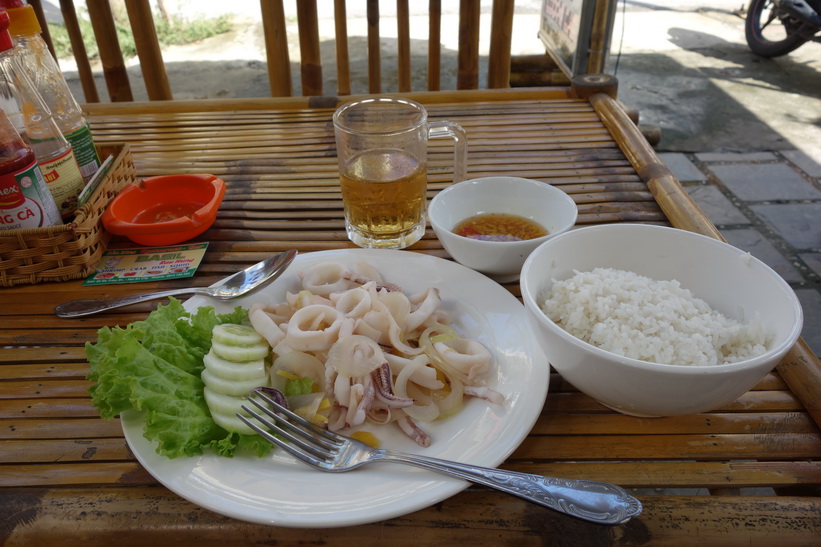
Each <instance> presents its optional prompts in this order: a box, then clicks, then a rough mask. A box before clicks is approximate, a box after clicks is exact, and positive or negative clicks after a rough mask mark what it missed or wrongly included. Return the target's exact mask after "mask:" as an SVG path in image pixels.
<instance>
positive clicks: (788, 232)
mask: <svg viewBox="0 0 821 547" xmlns="http://www.w3.org/2000/svg"><path fill="white" fill-rule="evenodd" d="M750 209H751V210H752V211H753V212H754V213H755V214H756V215H758V216H759V217H762V218H763V219H764V220H765V221H766V222H768V223H769V224H770V225H771V226H772V227H773V228H774V229H775V230H776V231H777V232H778V233H779V234H780V235H781V237H783V238H784V239H785V240H786V241H787V242H788V243H789V244H790V245H792V246H793V247H795V248H796V249H799V250H810V249H821V220H819V219H821V202H818V203H789V204H767V205H751V206H750Z"/></svg>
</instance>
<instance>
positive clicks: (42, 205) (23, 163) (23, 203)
mask: <svg viewBox="0 0 821 547" xmlns="http://www.w3.org/2000/svg"><path fill="white" fill-rule="evenodd" d="M55 224H62V221H61V220H60V213H59V212H58V211H57V206H56V205H55V204H54V198H53V197H51V192H49V190H48V188H47V187H46V181H45V179H43V175H42V173H41V172H40V166H39V165H37V158H35V157H34V152H33V151H32V149H31V148H29V147H28V146H27V145H26V143H25V142H23V139H22V138H20V135H19V134H18V133H17V131H16V130H15V129H14V126H13V125H12V124H11V122H10V121H9V119H8V117H7V116H6V114H5V112H3V111H2V110H0V231H4V230H22V229H29V228H43V227H45V226H52V225H55Z"/></svg>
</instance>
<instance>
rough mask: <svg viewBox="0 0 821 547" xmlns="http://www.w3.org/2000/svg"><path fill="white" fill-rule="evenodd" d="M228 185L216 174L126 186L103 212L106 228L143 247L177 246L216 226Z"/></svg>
mask: <svg viewBox="0 0 821 547" xmlns="http://www.w3.org/2000/svg"><path fill="white" fill-rule="evenodd" d="M224 196H225V182H224V181H223V180H222V179H220V178H217V177H216V176H214V175H205V174H195V175H163V176H158V177H148V178H145V179H142V180H141V181H140V182H139V183H137V184H129V185H128V186H126V187H125V188H124V189H123V190H122V191H121V192H120V193H119V194H118V195H117V197H116V198H114V200H112V202H111V203H110V204H109V206H108V209H106V211H105V213H103V219H102V220H103V226H105V229H106V230H108V231H109V232H111V233H112V234H116V235H122V236H126V237H127V238H128V239H130V240H131V241H133V242H135V243H139V244H140V245H175V244H177V243H182V242H183V241H187V240H189V239H191V238H194V237H196V236H198V235H200V234H201V233H203V232H204V231H205V230H207V229H208V228H210V227H211V225H212V224H214V221H215V220H216V218H217V210H218V209H219V206H220V204H221V203H222V198H223V197H224Z"/></svg>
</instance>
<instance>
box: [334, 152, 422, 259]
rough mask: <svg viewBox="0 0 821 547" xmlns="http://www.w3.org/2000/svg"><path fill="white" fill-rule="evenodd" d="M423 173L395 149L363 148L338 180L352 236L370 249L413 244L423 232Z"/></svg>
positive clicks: (404, 154)
mask: <svg viewBox="0 0 821 547" xmlns="http://www.w3.org/2000/svg"><path fill="white" fill-rule="evenodd" d="M426 171H427V170H426V168H425V165H424V164H420V163H419V161H417V160H416V158H414V157H413V156H411V155H410V154H406V153H404V152H401V151H398V150H366V151H364V152H361V153H359V154H357V155H355V156H353V157H352V158H350V160H349V161H348V163H347V164H346V165H345V167H344V168H343V170H342V172H341V173H340V176H339V178H340V182H341V185H342V198H343V200H344V203H345V218H346V220H347V224H348V230H349V232H351V231H353V234H352V237H354V238H357V237H361V238H364V237H367V238H368V239H369V240H370V243H371V246H373V247H383V246H384V247H397V246H404V245H402V243H405V242H413V241H417V240H418V239H419V237H421V235H422V233H423V232H424V230H425V191H426V188H427V172H426Z"/></svg>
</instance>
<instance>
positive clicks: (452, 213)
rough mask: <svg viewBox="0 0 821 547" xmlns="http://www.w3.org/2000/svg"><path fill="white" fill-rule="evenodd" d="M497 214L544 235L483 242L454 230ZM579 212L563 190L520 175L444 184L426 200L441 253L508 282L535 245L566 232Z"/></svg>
mask: <svg viewBox="0 0 821 547" xmlns="http://www.w3.org/2000/svg"><path fill="white" fill-rule="evenodd" d="M487 213H502V214H508V215H516V216H520V217H524V218H527V219H530V220H532V221H534V222H536V223H538V224H540V225H541V226H543V227H544V228H545V229H546V230H547V235H545V236H542V237H537V238H534V239H525V240H521V241H486V240H481V239H473V238H469V237H463V236H460V235H457V234H455V233H454V232H453V229H454V228H455V227H456V225H457V224H459V223H460V222H461V221H463V220H465V219H467V218H469V217H473V216H476V215H481V214H487ZM577 216H578V209H577V208H576V204H575V202H574V201H573V199H572V198H571V197H570V196H568V195H567V194H566V193H565V192H563V191H562V190H560V189H559V188H556V187H554V186H552V185H550V184H548V183H546V182H541V181H538V180H531V179H523V178H519V177H484V178H478V179H473V180H466V181H463V182H459V183H456V184H454V185H452V186H449V187H447V188H445V189H444V190H442V191H441V192H439V193H438V194H437V195H436V196H434V198H433V200H431V203H430V207H428V217H429V219H430V223H431V226H432V227H433V231H434V232H436V236H437V237H438V238H439V241H441V242H442V245H443V246H444V247H445V250H446V251H447V252H448V254H450V256H451V257H453V259H454V260H456V261H457V262H459V263H460V264H462V265H464V266H467V267H468V268H471V269H473V270H476V271H478V272H481V273H483V274H485V275H487V276H488V277H490V278H492V279H494V280H496V281H498V282H500V283H507V282H512V281H515V280H517V279H518V278H519V273H520V272H521V269H522V265H523V264H524V262H525V260H526V259H527V257H528V256H529V255H530V253H531V252H532V251H533V250H534V249H535V248H536V247H538V246H539V245H541V244H542V243H544V242H545V241H547V240H548V239H550V238H552V237H555V236H556V235H558V234H561V233H564V232H566V231H568V230H569V229H570V228H572V227H573V225H574V224H575V223H576V217H577Z"/></svg>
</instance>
